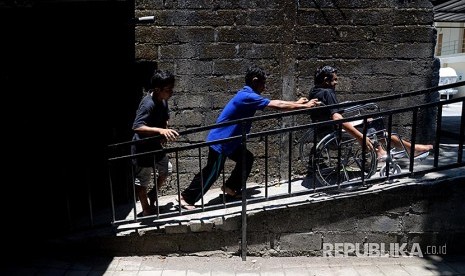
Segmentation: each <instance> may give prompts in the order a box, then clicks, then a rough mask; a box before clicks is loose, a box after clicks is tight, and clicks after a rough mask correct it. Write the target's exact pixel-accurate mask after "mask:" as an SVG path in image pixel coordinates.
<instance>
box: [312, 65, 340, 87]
mask: <svg viewBox="0 0 465 276" xmlns="http://www.w3.org/2000/svg"><path fill="white" fill-rule="evenodd" d="M334 73H336V74H337V69H336V68H334V67H331V66H329V65H325V66H320V67H318V68H317V69H316V70H315V80H314V82H315V84H323V83H324V81H325V78H327V80H328V81H331V80H332V79H333V74H334Z"/></svg>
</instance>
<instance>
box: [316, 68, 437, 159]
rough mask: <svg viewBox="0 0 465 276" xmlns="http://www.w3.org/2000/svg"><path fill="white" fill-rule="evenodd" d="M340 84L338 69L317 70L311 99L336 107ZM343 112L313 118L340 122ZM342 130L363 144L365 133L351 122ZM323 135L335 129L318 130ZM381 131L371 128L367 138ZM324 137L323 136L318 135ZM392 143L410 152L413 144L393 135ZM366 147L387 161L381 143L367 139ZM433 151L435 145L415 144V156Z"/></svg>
mask: <svg viewBox="0 0 465 276" xmlns="http://www.w3.org/2000/svg"><path fill="white" fill-rule="evenodd" d="M337 83H338V77H337V69H336V68H334V67H331V66H328V65H325V66H320V67H318V68H317V69H316V70H315V74H314V87H313V88H312V90H311V91H310V93H309V97H308V98H309V99H314V98H317V99H318V101H320V102H321V105H334V104H338V103H339V102H338V100H337V97H336V85H337ZM341 113H343V111H342V110H341V109H335V108H333V109H323V110H322V111H321V112H313V113H312V114H311V118H312V121H313V122H321V121H327V120H330V119H332V120H339V119H342V118H344V117H343V116H342V114H341ZM342 128H343V129H344V130H345V131H346V132H347V133H348V134H350V135H351V136H352V137H354V138H355V139H356V140H357V141H358V142H359V143H360V144H362V143H363V133H362V132H361V131H360V130H358V129H357V128H356V127H355V126H354V125H353V124H352V123H351V122H345V123H343V124H342ZM318 130H319V132H321V134H323V135H326V134H328V133H330V132H332V131H334V128H333V127H332V126H329V127H326V128H323V129H321V128H319V129H318ZM378 130H379V129H373V128H371V129H370V127H369V128H368V131H367V136H370V134H372V133H374V132H376V131H378ZM318 136H319V137H322V136H321V135H318ZM391 143H392V144H393V145H394V146H395V147H397V148H400V149H402V148H404V147H405V149H406V150H407V151H408V152H410V150H411V146H412V145H411V143H410V142H408V141H405V140H403V139H400V138H399V136H398V135H391ZM366 146H367V147H368V149H369V150H375V151H376V154H377V157H378V160H379V161H385V160H386V158H387V153H386V151H385V150H384V148H383V147H382V145H381V144H380V143H378V142H377V141H373V140H371V139H366ZM432 149H433V145H425V144H415V156H420V155H425V154H428V152H429V151H430V150H432Z"/></svg>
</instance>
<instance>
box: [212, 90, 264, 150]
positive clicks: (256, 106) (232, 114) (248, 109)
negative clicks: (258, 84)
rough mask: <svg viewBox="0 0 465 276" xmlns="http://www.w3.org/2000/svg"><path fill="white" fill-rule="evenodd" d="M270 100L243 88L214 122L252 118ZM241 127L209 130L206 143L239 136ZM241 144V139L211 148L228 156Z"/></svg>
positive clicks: (248, 130) (234, 126)
mask: <svg viewBox="0 0 465 276" xmlns="http://www.w3.org/2000/svg"><path fill="white" fill-rule="evenodd" d="M269 103H270V100H269V99H267V98H265V97H262V96H261V95H259V94H258V93H256V92H255V91H253V90H252V88H251V87H250V86H244V88H242V89H241V90H239V91H238V92H237V94H236V95H235V96H234V97H233V98H232V99H231V100H230V101H229V102H228V104H227V105H226V106H225V107H224V109H223V111H222V112H221V114H220V116H219V117H218V119H217V120H216V123H217V124H218V123H224V122H229V121H232V120H238V119H243V118H248V117H253V116H254V115H255V112H256V111H257V110H263V109H264V108H265V107H266V106H267V105H268V104H269ZM251 126H252V125H251V123H249V124H247V126H246V128H247V129H246V131H247V133H249V132H250V128H251ZM241 134H242V130H241V125H238V124H235V125H230V126H225V127H220V128H214V129H212V130H210V133H209V134H208V137H207V142H208V141H213V140H218V139H225V138H228V137H233V136H237V135H241ZM240 144H241V139H240V138H239V139H237V140H234V141H231V142H227V143H222V144H215V145H212V146H211V147H212V148H213V149H214V150H215V151H217V152H218V153H223V154H226V155H230V154H231V153H233V152H234V150H236V149H237V147H238V146H239V145H240Z"/></svg>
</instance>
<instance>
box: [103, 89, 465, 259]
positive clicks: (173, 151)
mask: <svg viewBox="0 0 465 276" xmlns="http://www.w3.org/2000/svg"><path fill="white" fill-rule="evenodd" d="M464 85H465V82H457V83H454V84H449V85H443V86H440V87H439V86H437V87H433V88H428V89H423V90H419V91H414V92H408V93H401V94H395V95H389V96H383V97H378V98H376V99H364V100H360V101H353V102H346V103H341V104H338V105H332V106H322V107H315V108H311V109H305V110H296V111H288V112H280V113H273V114H266V115H262V116H256V117H251V118H245V119H241V120H235V121H230V122H226V123H221V124H215V125H209V126H204V127H197V128H192V129H188V130H185V131H181V132H180V135H181V136H184V135H188V134H194V133H198V132H202V131H207V130H210V129H213V128H219V127H224V126H228V125H233V124H240V125H242V129H243V131H242V135H238V136H234V137H231V138H227V139H221V140H215V141H210V142H199V143H194V144H187V145H181V146H171V147H167V148H164V149H163V150H158V151H151V152H144V153H138V154H120V155H116V156H112V157H110V158H109V159H108V164H109V178H110V181H109V183H110V192H111V198H112V201H111V202H112V224H114V225H121V224H129V223H134V222H138V221H146V220H147V221H148V220H150V221H151V223H154V224H157V221H159V220H160V219H165V218H173V217H179V216H183V215H188V214H195V213H200V212H207V211H211V210H216V209H222V208H229V207H237V206H242V209H241V215H242V227H241V255H242V259H243V260H245V258H246V255H247V235H246V233H247V206H248V204H252V203H256V202H263V201H268V200H273V199H280V198H286V197H293V196H299V195H306V194H312V193H317V192H324V191H329V190H335V189H343V188H344V187H347V186H349V185H350V186H354V185H356V186H357V185H359V186H363V185H369V184H370V183H380V182H386V181H390V180H392V179H395V178H403V177H413V176H415V175H418V174H422V175H423V174H427V173H430V172H434V171H441V170H447V169H452V168H458V167H463V166H464V165H465V162H464V160H463V159H464V158H463V150H464V149H463V144H464V131H465V117H464V114H465V110H464V109H465V104H464V101H465V98H464V97H461V98H454V99H449V100H446V101H439V100H438V101H434V102H431V103H425V104H420V105H417V106H408V107H399V108H393V109H389V110H384V111H374V112H369V113H367V114H363V115H357V116H355V117H347V118H344V119H341V120H337V121H331V120H330V121H324V122H317V123H311V122H310V119H309V120H308V121H307V122H304V123H302V124H298V125H293V126H289V127H283V128H280V129H272V130H262V131H259V132H252V133H249V134H247V133H246V130H245V129H246V127H245V125H246V124H249V123H252V122H257V121H264V120H272V119H277V118H283V117H287V116H297V115H300V116H308V118H310V114H311V112H321V111H322V109H327V108H335V107H337V108H344V107H350V106H354V105H364V104H368V103H383V102H386V101H398V100H399V99H407V98H410V97H415V96H421V95H426V94H431V93H437V91H438V90H441V89H447V88H453V87H459V86H464ZM438 99H439V98H438ZM459 102H461V103H462V109H461V114H457V116H460V126H459V128H460V129H459V135H458V137H457V147H458V148H457V158H456V159H455V160H454V161H453V162H450V163H447V164H444V163H441V164H440V163H439V159H440V158H441V157H440V154H439V146H440V140H441V127H442V126H441V124H442V121H441V117H442V112H443V108H444V106H445V105H448V104H453V103H459ZM424 110H433V111H435V112H437V116H436V122H435V129H433V130H432V132H433V133H434V136H435V140H434V156H433V165H432V166H431V167H429V168H426V169H421V170H416V169H415V167H414V166H413V163H414V154H411V155H409V162H410V163H409V166H408V171H407V172H403V173H399V174H395V175H391V174H390V173H389V168H388V170H387V174H386V175H385V176H383V177H374V178H367V177H364V176H363V174H362V177H361V178H360V179H359V180H356V181H351V182H350V183H345V182H343V181H340V180H338V181H337V183H336V184H335V185H329V186H323V187H317V185H315V183H317V181H315V178H314V179H313V180H314V181H313V183H314V186H313V187H312V188H310V189H307V190H304V191H293V190H292V180H293V178H294V177H296V172H295V171H294V170H293V169H294V168H293V162H294V160H295V159H294V158H295V157H294V156H293V151H295V139H294V138H293V135H295V133H298V132H302V131H306V130H308V129H312V128H313V129H318V128H321V127H325V126H335V125H338V126H341V124H342V123H344V122H350V121H354V120H363V122H364V123H365V124H366V123H367V121H368V120H369V119H370V118H372V117H384V118H387V122H388V123H387V128H386V131H387V133H388V137H390V135H391V134H392V128H393V124H394V119H395V118H394V117H395V116H397V115H398V114H402V117H403V118H404V119H405V118H406V115H405V114H411V117H410V118H411V127H412V129H411V134H410V137H409V138H410V139H409V140H410V141H411V144H412V148H414V146H415V144H416V132H417V129H416V128H417V125H418V114H419V112H422V111H424ZM339 129H341V128H340V127H339ZM315 133H316V132H315ZM283 134H285V135H288V139H287V143H288V145H287V148H288V158H287V163H288V171H287V185H288V186H287V188H288V189H287V192H286V193H282V194H277V195H276V194H275V195H270V194H269V188H270V185H269V182H270V179H269V166H270V165H269V161H268V160H269V151H270V150H269V143H270V137H273V136H274V135H283ZM363 135H364V137H366V136H367V130H366V128H364V130H363ZM149 139H157V138H156V137H151V138H145V139H143V140H149ZM235 139H241V141H242V150H243V151H244V152H245V150H246V149H247V146H248V144H249V141H253V139H261V141H263V142H264V153H263V156H264V159H263V160H264V170H263V171H264V196H262V197H255V198H247V181H246V179H245V177H243V179H242V187H243V190H242V199H241V201H233V202H226V201H225V200H224V198H225V197H223V202H222V203H221V204H214V205H210V204H209V205H207V204H205V202H204V200H203V197H204V194H203V193H202V199H201V201H200V207H199V208H196V209H194V210H183V209H182V208H178V209H177V210H176V211H165V212H160V209H159V208H158V207H157V212H156V214H155V215H153V216H144V217H137V211H136V204H137V200H136V195H135V192H134V190H133V193H132V194H133V208H132V211H133V216H132V217H131V218H129V219H128V218H124V219H118V218H117V216H116V206H115V202H114V194H113V193H114V188H113V184H112V179H113V177H114V176H113V173H114V170H115V168H116V169H117V168H118V166H115V163H117V162H123V163H126V164H127V165H128V166H130V165H131V160H132V159H133V158H135V157H138V156H142V155H146V154H155V153H157V152H161V151H163V152H165V153H166V154H170V156H171V160H173V162H174V166H173V173H174V179H175V181H176V192H177V199H178V202H180V201H181V185H180V172H181V171H182V168H181V165H180V160H182V157H180V155H181V154H182V153H185V152H187V151H197V159H198V164H199V171H201V170H202V159H204V158H206V157H204V156H203V155H202V149H205V148H208V147H209V146H211V145H213V144H218V143H226V142H229V141H232V140H235ZM313 139H314V140H315V141H316V140H317V137H316V135H314V137H313ZM134 143H136V141H127V142H122V143H117V144H112V145H110V146H109V148H110V149H111V150H112V151H115V150H116V149H119V148H122V147H128V146H130V145H133V144H134ZM170 145H173V144H170ZM365 146H366V144H365V142H363V145H362V149H363V153H362V156H365V148H366V147H365ZM387 149H388V151H389V150H390V143H389V139H388V146H387ZM117 152H121V151H117ZM123 152H124V151H123ZM412 153H413V149H412ZM312 154H315V153H314V152H313V153H312ZM339 158H340V155H339ZM364 162H365V159H363V160H362V167H363V164H364ZM338 163H340V160H338ZM243 164H245V162H243ZM387 166H389V164H388V165H387ZM244 172H245V167H244V166H243V175H244ZM313 177H314V176H313ZM133 178H134V175H132V176H131V179H133ZM155 179H156V177H155ZM219 179H221V177H220V178H219ZM222 179H223V180H222V181H223V184H224V182H225V174H224V169H223V178H222ZM131 186H132V187H133V185H131ZM156 203H157V206H158V195H157V202H156ZM168 222H169V220H163V222H160V224H165V223H168Z"/></svg>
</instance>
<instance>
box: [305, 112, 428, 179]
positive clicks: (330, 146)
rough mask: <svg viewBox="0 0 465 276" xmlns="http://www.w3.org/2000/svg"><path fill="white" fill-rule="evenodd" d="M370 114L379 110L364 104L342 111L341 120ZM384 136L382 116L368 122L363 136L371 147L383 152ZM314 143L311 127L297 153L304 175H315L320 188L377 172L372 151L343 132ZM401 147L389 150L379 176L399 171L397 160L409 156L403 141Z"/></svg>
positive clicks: (366, 177) (358, 126) (365, 177)
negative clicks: (304, 163)
mask: <svg viewBox="0 0 465 276" xmlns="http://www.w3.org/2000/svg"><path fill="white" fill-rule="evenodd" d="M374 111H379V107H378V105H376V104H375V103H368V104H364V105H356V106H353V107H349V108H346V109H344V111H343V113H344V115H345V117H352V116H356V115H362V114H368V113H369V112H374ZM367 112H368V113H367ZM351 123H352V124H353V125H354V126H355V127H356V128H358V129H359V130H360V131H362V130H361V129H360V127H363V120H356V121H352V122H351ZM387 134H388V133H387V131H386V129H385V127H384V119H383V118H382V117H376V118H371V119H369V120H368V125H367V137H368V138H369V139H370V140H371V141H372V142H373V143H374V146H375V147H376V145H377V144H379V145H381V146H382V147H383V148H384V150H386V144H387V140H388V139H387ZM391 135H393V136H397V138H398V139H399V140H400V141H403V140H402V139H401V137H400V135H399V134H397V133H391ZM314 140H315V139H314V129H313V128H311V129H309V130H308V131H306V132H305V134H304V135H303V136H302V137H301V138H300V139H299V140H298V143H299V153H300V157H301V159H307V161H308V163H307V164H308V169H307V170H308V174H309V175H311V174H315V175H316V179H317V180H318V182H319V183H320V184H321V185H323V186H331V185H337V184H339V183H344V184H345V183H348V182H353V181H359V180H361V179H362V178H364V179H368V178H370V177H372V176H373V175H375V174H376V172H377V171H378V161H379V160H378V156H377V154H376V151H375V150H374V149H368V148H367V149H365V151H363V150H362V145H361V144H360V143H359V142H358V141H357V140H356V139H355V138H354V137H352V136H351V135H350V134H348V133H346V132H345V131H344V130H340V131H338V130H334V131H332V132H330V133H329V134H327V135H325V136H324V137H323V138H322V139H320V140H319V141H317V143H316V145H315V143H314V142H315V141H314ZM401 144H402V148H400V149H399V148H391V150H390V152H389V154H388V155H389V156H387V157H386V159H385V160H384V161H383V163H384V165H383V166H382V167H381V168H380V169H379V175H380V176H381V177H383V176H387V175H388V174H389V175H395V174H400V173H401V172H402V169H401V167H400V165H399V164H398V160H399V159H400V158H404V157H408V158H409V153H408V151H407V149H406V147H405V145H404V144H403V142H402V143H401ZM363 154H364V156H363ZM426 156H427V155H426ZM426 156H424V155H422V156H418V157H416V158H415V159H422V158H426ZM388 170H389V172H388Z"/></svg>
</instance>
